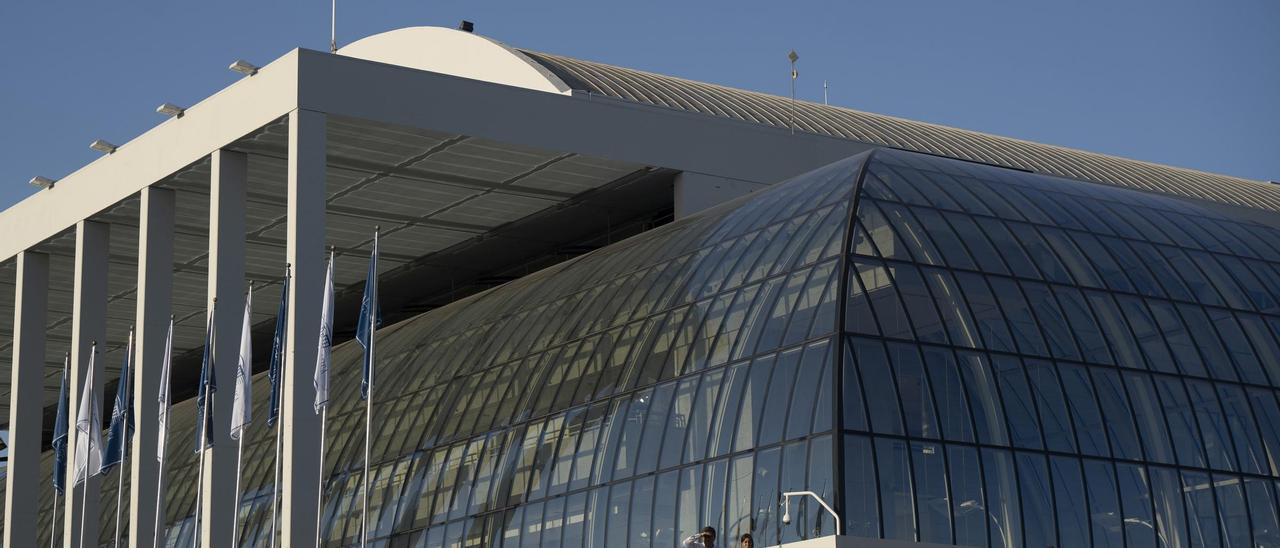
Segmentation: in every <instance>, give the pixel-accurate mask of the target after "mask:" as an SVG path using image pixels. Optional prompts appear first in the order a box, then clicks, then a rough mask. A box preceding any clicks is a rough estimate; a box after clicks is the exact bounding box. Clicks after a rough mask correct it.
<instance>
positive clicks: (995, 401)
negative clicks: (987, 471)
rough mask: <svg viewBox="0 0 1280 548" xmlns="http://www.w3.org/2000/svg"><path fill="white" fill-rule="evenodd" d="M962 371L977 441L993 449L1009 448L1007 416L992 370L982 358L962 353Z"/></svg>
mask: <svg viewBox="0 0 1280 548" xmlns="http://www.w3.org/2000/svg"><path fill="white" fill-rule="evenodd" d="M959 358H960V370H961V372H963V374H964V381H965V384H966V385H968V388H969V407H970V408H971V410H972V412H973V422H974V423H975V424H976V425H977V427H978V441H980V442H982V443H990V444H994V445H1008V444H1009V436H1008V432H1007V431H1006V430H1005V421H1004V412H1003V411H1002V410H1001V406H1000V393H999V392H998V391H997V390H996V384H995V380H994V379H993V377H992V376H991V369H990V367H989V366H988V365H987V361H986V359H985V358H984V357H983V356H982V355H981V354H976V353H972V352H962V353H960V355H959Z"/></svg>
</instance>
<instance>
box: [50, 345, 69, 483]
mask: <svg viewBox="0 0 1280 548" xmlns="http://www.w3.org/2000/svg"><path fill="white" fill-rule="evenodd" d="M70 365H71V354H67V357H66V362H65V363H64V364H63V365H62V388H59V389H58V418H57V421H56V422H54V423H53V488H54V489H55V490H57V491H58V492H59V493H66V485H67V429H68V427H67V419H68V418H69V417H67V406H68V405H70V401H69V400H68V398H67V369H68V367H69V366H70Z"/></svg>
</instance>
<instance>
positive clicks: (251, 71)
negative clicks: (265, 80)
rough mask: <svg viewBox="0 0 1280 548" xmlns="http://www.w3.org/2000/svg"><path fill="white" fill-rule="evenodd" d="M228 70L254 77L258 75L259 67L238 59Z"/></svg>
mask: <svg viewBox="0 0 1280 548" xmlns="http://www.w3.org/2000/svg"><path fill="white" fill-rule="evenodd" d="M227 68H228V69H231V70H233V71H235V72H239V73H240V74H243V75H245V76H253V75H255V74H257V73H258V66H257V65H255V64H253V63H250V62H248V61H245V60H244V59H236V62H234V63H231V66H229V67H227Z"/></svg>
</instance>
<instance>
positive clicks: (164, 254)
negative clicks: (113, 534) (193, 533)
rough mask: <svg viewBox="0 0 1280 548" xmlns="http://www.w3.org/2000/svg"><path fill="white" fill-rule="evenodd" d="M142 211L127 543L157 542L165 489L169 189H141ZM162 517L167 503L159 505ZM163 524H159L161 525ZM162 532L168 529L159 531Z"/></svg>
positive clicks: (170, 228) (170, 293) (170, 261)
mask: <svg viewBox="0 0 1280 548" xmlns="http://www.w3.org/2000/svg"><path fill="white" fill-rule="evenodd" d="M141 195H142V208H141V211H140V212H139V214H138V308H137V313H136V314H137V316H136V318H137V319H136V320H135V321H136V322H137V324H136V325H137V328H136V329H137V330H136V332H135V334H134V345H133V348H134V360H133V363H134V371H135V373H134V384H133V413H134V424H135V425H137V429H136V430H135V431H134V434H133V447H132V448H131V449H130V455H131V458H130V459H129V478H130V479H129V482H130V485H131V488H130V489H129V523H130V527H129V546H133V547H148V546H154V543H155V523H156V522H155V520H156V492H157V490H158V489H160V488H161V483H160V478H159V473H158V472H159V470H158V466H157V462H156V458H155V454H156V444H157V441H158V435H157V434H158V432H157V431H156V418H155V417H157V416H158V413H159V410H160V406H159V403H158V402H157V401H156V394H157V393H159V391H160V365H161V363H162V362H163V360H164V342H165V336H166V335H167V333H168V330H169V314H170V313H171V312H170V311H171V310H172V300H173V220H174V219H173V215H174V213H173V206H174V192H173V191H172V190H169V189H164V188H158V187H147V188H144V189H142V192H141ZM160 508H161V512H160V516H161V519H163V516H164V511H163V508H164V501H161V504H160ZM163 526H164V524H163V523H161V527H162V528H163ZM161 534H162V535H163V534H164V531H161Z"/></svg>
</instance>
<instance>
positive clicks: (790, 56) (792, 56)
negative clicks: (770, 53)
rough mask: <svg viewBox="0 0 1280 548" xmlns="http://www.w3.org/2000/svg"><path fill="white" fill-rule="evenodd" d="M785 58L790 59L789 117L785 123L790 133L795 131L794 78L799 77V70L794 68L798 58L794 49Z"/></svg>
mask: <svg viewBox="0 0 1280 548" xmlns="http://www.w3.org/2000/svg"><path fill="white" fill-rule="evenodd" d="M787 59H790V60H791V118H790V119H789V120H788V121H787V125H788V126H790V127H791V133H792V134H793V135H794V134H795V132H796V78H799V77H800V71H798V70H796V61H799V60H800V56H799V55H797V54H796V50H791V53H788V54H787Z"/></svg>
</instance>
